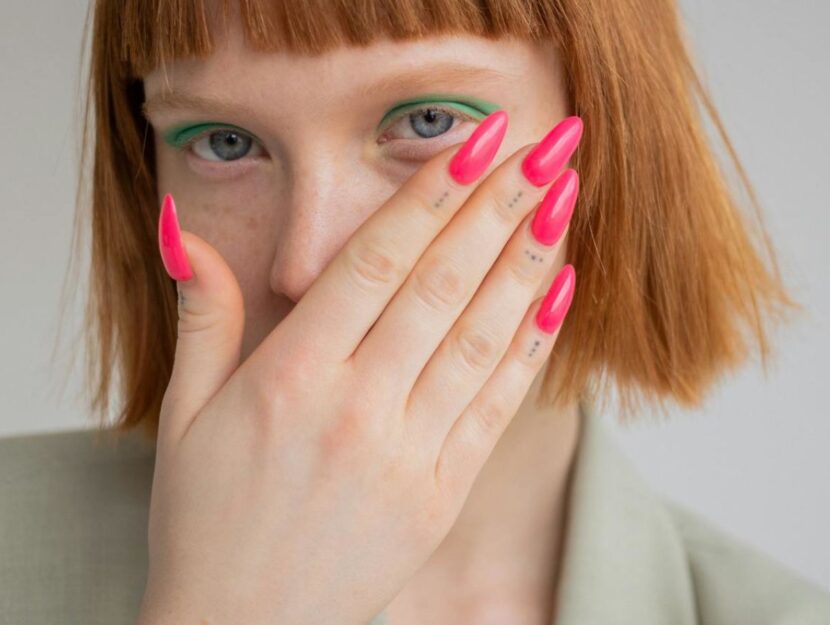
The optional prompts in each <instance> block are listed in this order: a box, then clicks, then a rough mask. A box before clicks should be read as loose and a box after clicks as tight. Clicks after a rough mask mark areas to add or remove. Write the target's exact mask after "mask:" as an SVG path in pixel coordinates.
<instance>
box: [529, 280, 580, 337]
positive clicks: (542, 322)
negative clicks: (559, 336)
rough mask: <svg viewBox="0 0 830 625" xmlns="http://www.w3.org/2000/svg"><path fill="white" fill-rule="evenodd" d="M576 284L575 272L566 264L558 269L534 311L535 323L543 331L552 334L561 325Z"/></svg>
mask: <svg viewBox="0 0 830 625" xmlns="http://www.w3.org/2000/svg"><path fill="white" fill-rule="evenodd" d="M575 286H576V272H575V271H574V268H573V265H571V264H568V265H565V266H564V267H562V269H560V270H559V273H558V274H556V277H555V278H554V279H553V282H552V283H551V285H550V288H549V289H548V292H547V295H545V299H543V300H542V305H541V306H540V307H539V312H538V313H536V325H537V326H539V328H540V329H541V330H542V331H543V332H547V333H548V334H553V333H554V332H556V330H557V329H558V328H559V326H560V325H562V320H563V319H564V318H565V314H566V313H567V312H568V308H570V306H571V300H572V299H573V296H574V287H575Z"/></svg>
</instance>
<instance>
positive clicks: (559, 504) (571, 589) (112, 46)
mask: <svg viewBox="0 0 830 625" xmlns="http://www.w3.org/2000/svg"><path fill="white" fill-rule="evenodd" d="M223 9H224V10H223ZM644 15H647V16H648V19H644V18H643V16H644ZM90 96H91V98H90V102H91V103H93V104H94V107H95V108H94V113H93V116H92V118H91V119H92V120H93V123H94V129H95V131H96V134H95V139H94V152H93V158H94V168H93V180H92V186H91V190H92V208H93V213H92V217H93V220H92V228H93V230H92V232H93V249H92V251H93V255H92V269H93V274H92V278H93V282H92V288H93V291H92V297H91V304H92V305H91V307H90V312H91V315H92V316H91V318H90V324H89V328H90V335H89V336H90V341H91V347H93V349H92V350H90V353H92V352H93V351H94V352H96V356H95V357H94V360H93V361H92V362H93V365H94V366H96V367H97V370H96V371H95V374H96V380H95V383H96V385H97V386H96V389H97V394H96V397H95V402H94V404H93V407H94V408H96V409H97V410H99V412H100V414H101V415H102V416H103V415H104V414H105V409H106V408H107V407H108V406H109V404H110V390H111V389H112V388H113V385H114V378H113V377H112V375H111V371H113V370H116V371H118V375H119V383H120V386H119V388H120V390H121V392H122V395H123V398H122V401H123V403H122V404H121V405H120V406H119V417H118V420H117V422H116V427H115V428H113V429H112V431H113V432H114V433H119V434H120V435H121V436H120V437H119V439H118V440H117V441H116V442H117V445H114V446H101V445H95V446H93V444H92V441H91V440H89V438H88V437H87V436H86V435H85V434H84V433H76V434H71V435H58V436H50V437H27V438H25V439H22V440H18V441H15V442H14V444H11V442H9V443H6V444H5V446H4V451H5V452H7V456H6V457H8V458H11V460H10V461H9V466H16V467H21V466H22V467H26V466H34V467H38V468H39V470H40V471H41V473H40V474H35V476H34V477H31V478H29V479H23V477H22V476H24V475H29V473H28V472H26V471H20V477H21V479H18V480H14V484H15V486H14V489H12V488H11V487H9V493H7V495H8V497H9V498H11V501H12V502H13V503H15V505H16V506H17V508H16V509H17V510H20V512H18V513H17V514H20V515H24V518H26V519H37V524H36V525H34V526H32V525H31V524H30V525H29V526H28V527H25V526H24V525H23V524H22V523H20V522H17V523H14V522H12V523H10V524H9V525H10V526H11V527H12V528H13V531H12V532H9V533H6V534H5V538H4V539H3V543H2V547H3V551H2V552H3V554H4V562H5V563H6V564H4V565H3V566H4V573H6V572H9V573H11V572H15V574H16V575H17V577H16V579H17V580H21V581H11V582H9V583H8V584H4V591H3V594H4V597H3V607H4V608H7V610H6V611H5V614H7V615H10V616H8V618H9V621H8V622H14V623H25V622H33V623H34V622H37V623H45V622H63V623H66V622H84V623H91V622H101V623H104V622H106V623H110V624H112V623H139V624H141V625H166V624H168V623H211V624H224V623H249V624H258V623H263V624H264V623H291V624H292V625H302V624H306V623H308V624H311V623H315V624H316V623H344V624H345V623H349V624H354V625H363V624H364V623H367V622H369V621H371V622H372V624H373V625H376V624H378V623H385V624H387V625H410V624H414V623H435V624H438V625H440V624H442V623H457V622H469V623H489V622H493V623H509V622H516V623H529V624H533V623H540V624H542V623H551V622H553V623H556V624H557V625H562V624H565V625H571V624H575V623H631V624H633V623H654V624H657V623H739V622H746V623H779V622H780V623H783V622H799V623H801V622H804V623H807V622H815V623H819V622H824V621H826V620H827V619H828V616H830V607H828V605H829V604H830V600H828V597H827V594H826V593H824V592H823V591H821V590H820V589H818V588H816V587H815V586H813V585H812V584H810V583H809V582H807V581H806V580H802V579H800V578H798V577H797V576H795V574H793V573H791V572H790V571H788V570H786V569H784V568H783V567H782V566H781V565H779V564H778V563H775V562H773V561H771V560H768V559H766V558H765V557H764V556H763V555H762V554H760V553H759V552H756V551H754V550H752V549H751V548H749V547H748V546H746V545H744V544H743V543H741V542H739V541H738V540H737V539H735V538H733V537H730V536H728V535H726V534H725V533H723V532H721V531H720V530H719V529H717V528H716V527H714V526H713V525H711V524H710V523H709V522H708V521H706V520H704V519H703V518H701V517H698V516H697V515H695V514H694V513H692V512H690V511H688V510H685V509H683V508H681V507H680V506H677V505H676V504H672V503H670V502H668V501H661V500H660V499H659V498H657V497H656V496H655V495H653V494H651V493H650V491H649V490H648V489H647V488H646V487H645V485H644V484H643V483H641V482H640V481H639V478H638V477H637V476H636V473H635V472H634V471H633V470H632V469H631V468H630V466H629V465H628V464H626V461H625V460H624V459H623V458H622V456H621V455H619V454H618V452H617V451H616V450H615V449H614V447H613V446H612V445H611V443H610V441H609V440H608V439H607V438H606V435H605V434H604V432H603V430H602V427H601V425H600V424H599V423H598V417H597V412H596V411H597V405H598V403H599V402H600V401H601V400H603V399H605V398H606V397H607V395H608V390H609V388H610V383H611V382H613V383H614V388H615V389H616V390H617V391H618V392H619V395H620V398H621V400H622V402H621V406H622V409H623V414H626V415H628V416H633V415H635V414H637V413H639V412H640V411H641V410H642V408H643V406H644V405H645V404H663V403H665V402H667V401H677V402H680V403H681V404H682V405H685V406H690V407H691V406H695V405H697V404H699V402H700V401H701V399H702V398H703V396H704V394H705V391H706V389H707V388H709V387H710V386H711V384H712V383H713V382H714V381H715V380H716V379H717V378H718V377H719V376H720V375H721V374H722V373H723V372H725V371H726V370H727V369H729V368H732V367H734V366H736V365H737V364H739V363H740V362H742V361H743V360H744V359H745V357H746V355H747V353H748V351H749V348H750V347H752V346H753V344H754V345H756V346H758V347H759V349H760V352H761V355H762V357H765V356H766V354H767V351H768V345H767V338H766V336H767V335H766V329H765V322H766V321H767V319H768V318H772V317H775V316H778V315H779V313H781V312H782V311H785V310H786V309H787V308H789V307H794V306H795V304H794V303H793V302H792V301H791V300H790V299H789V297H788V295H787V294H786V291H785V290H784V288H783V286H782V285H781V283H780V280H779V278H778V276H777V271H776V269H775V265H774V262H771V263H770V266H769V267H768V266H765V264H764V263H763V262H762V260H761V258H760V255H759V252H758V251H757V250H756V249H755V247H754V246H753V244H752V241H751V232H750V227H749V224H747V223H745V221H744V219H743V218H742V216H741V214H740V211H739V208H738V207H737V206H736V204H735V203H734V202H733V200H732V198H731V196H730V194H729V192H728V190H727V189H726V187H725V185H724V182H723V180H722V178H721V177H720V174H719V169H718V167H717V165H716V162H715V160H714V157H713V155H712V152H711V151H710V148H709V147H708V145H707V144H706V142H705V141H704V134H703V131H702V120H701V119H700V118H699V116H698V114H697V110H696V108H695V106H694V102H695V100H694V97H695V96H698V97H700V98H701V99H702V102H703V103H704V105H705V106H706V109H707V111H708V113H709V114H710V116H711V118H712V119H713V120H714V121H715V122H716V125H717V127H718V129H719V130H721V133H722V138H723V139H724V141H725V142H726V145H727V146H728V145H729V143H728V140H727V139H726V136H725V135H724V134H723V132H722V128H721V126H720V124H719V123H717V122H718V117H717V114H716V113H715V111H714V110H713V109H712V107H711V105H710V103H709V100H708V99H707V97H706V94H705V92H704V91H703V90H702V89H701V87H700V85H699V83H698V82H697V78H696V74H695V72H694V70H693V67H692V64H691V62H690V60H689V58H688V56H687V53H686V51H685V48H684V45H683V43H682V38H681V36H680V29H679V27H678V25H677V23H676V16H675V7H674V6H673V4H672V3H670V2H664V1H661V0H649V1H644V2H639V3H634V2H632V3H625V2H617V1H615V2H611V1H607V2H604V1H600V2H590V3H585V2H578V1H576V0H559V1H557V2H519V1H510V0H501V1H492V2H479V3H469V2H463V1H454V0H441V2H434V3H418V2H405V1H404V2H400V1H399V2H394V3H392V2H383V1H382V0H377V1H374V2H368V1H367V2H362V3H352V2H343V3H334V2H308V1H306V2H302V3H299V2H297V3H289V2H256V1H253V0H251V1H249V2H245V3H208V4H207V5H206V6H203V3H201V2H190V3H187V2H169V1H168V2H159V3H154V2H140V3H138V2H136V3H123V2H113V1H112V0H99V1H98V2H96V3H95V19H94V32H93V47H92V73H91V82H90ZM569 164H570V165H569ZM735 164H736V165H738V162H737V160H736V161H735ZM82 166H83V165H82ZM738 167H739V165H738ZM744 181H745V180H744ZM745 182H746V181H745ZM747 184H748V183H747ZM577 195H578V196H579V201H578V202H577ZM159 207H160V208H159ZM760 232H761V233H763V231H762V230H761V231H760ZM766 251H767V252H768V253H770V254H771V250H770V249H768V248H767V249H766ZM770 257H771V258H773V257H772V256H770ZM177 297H178V301H177V299H176V298H177ZM746 329H749V332H748V333H745V332H743V330H746ZM390 365H392V366H390ZM102 425H103V423H102ZM109 429H110V428H102V431H103V430H109ZM139 433H140V436H138V434H139ZM12 461H14V464H12ZM49 467H52V470H51V471H50V470H49ZM79 467H80V468H79ZM43 519H47V520H46V521H44V520H43ZM48 519H56V520H55V521H50V520H48ZM147 541H148V542H147ZM44 545H45V547H44ZM148 546H149V549H147V547H148ZM32 554H34V556H33V555H32ZM4 581H5V580H4Z"/></svg>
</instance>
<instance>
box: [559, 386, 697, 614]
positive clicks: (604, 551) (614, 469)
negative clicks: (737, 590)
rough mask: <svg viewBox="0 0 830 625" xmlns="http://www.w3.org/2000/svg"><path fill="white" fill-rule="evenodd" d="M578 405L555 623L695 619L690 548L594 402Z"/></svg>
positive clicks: (583, 402)
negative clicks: (580, 414) (578, 438)
mask: <svg viewBox="0 0 830 625" xmlns="http://www.w3.org/2000/svg"><path fill="white" fill-rule="evenodd" d="M580 410H581V412H582V419H581V421H580V434H579V436H580V441H579V444H578V445H577V450H576V452H575V458H574V464H573V466H572V471H573V473H572V475H571V483H570V486H569V488H570V492H569V495H568V506H569V510H568V512H567V513H566V514H567V521H566V528H565V535H564V545H563V551H562V560H561V562H560V573H559V582H558V589H557V601H556V605H557V608H556V614H555V615H554V619H553V621H552V623H553V625H586V624H587V623H602V624H603V625H651V624H654V625H657V624H661V625H662V624H665V623H672V625H686V624H688V625H692V624H694V623H696V622H697V615H696V607H695V599H694V588H693V583H692V578H691V573H690V570H689V565H688V562H687V560H686V555H685V548H684V545H683V542H682V538H681V536H680V535H679V533H678V531H677V530H676V528H675V526H674V525H673V523H672V520H671V518H670V516H669V512H668V510H667V509H666V507H664V504H663V503H662V501H661V500H660V498H659V496H658V495H657V494H656V492H654V491H652V490H651V487H650V485H648V484H647V483H646V482H645V481H644V479H643V478H642V477H641V475H640V474H639V473H638V471H637V470H636V468H635V467H634V465H633V464H632V462H631V461H630V460H629V459H628V458H627V457H626V456H624V455H623V453H622V451H621V450H620V449H619V448H618V447H617V446H616V444H615V442H614V441H613V440H612V438H611V436H612V435H611V433H610V432H608V431H607V429H606V426H605V425H604V424H603V423H602V422H601V420H600V415H599V413H598V412H597V411H596V409H595V406H594V404H593V402H592V401H591V400H583V401H582V402H581V403H580Z"/></svg>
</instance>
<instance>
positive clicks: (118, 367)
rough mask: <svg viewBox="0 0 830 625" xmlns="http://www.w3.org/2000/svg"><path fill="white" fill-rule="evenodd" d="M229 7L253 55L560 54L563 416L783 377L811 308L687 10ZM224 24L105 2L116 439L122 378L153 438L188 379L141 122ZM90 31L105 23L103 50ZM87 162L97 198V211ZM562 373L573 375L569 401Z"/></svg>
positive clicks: (635, 6)
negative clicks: (571, 182) (566, 276)
mask: <svg viewBox="0 0 830 625" xmlns="http://www.w3.org/2000/svg"><path fill="white" fill-rule="evenodd" d="M232 5H233V6H232ZM221 6H222V13H221V17H223V18H224V19H226V20H227V18H228V15H229V11H230V10H236V11H238V13H237V14H238V15H239V16H240V17H241V23H242V25H243V27H244V35H245V37H246V39H247V41H248V43H249V44H250V45H252V46H253V47H254V48H255V49H257V50H262V51H278V50H290V51H296V52H301V53H306V54H318V53H322V52H325V51H326V50H329V49H331V48H333V47H336V46H343V45H364V44H368V43H370V42H372V41H373V40H375V39H378V38H381V37H389V38H391V39H394V40H403V39H412V38H418V37H425V36H432V35H439V34H451V33H453V32H455V33H467V34H473V35H478V36H482V37H487V38H499V37H506V36H512V37H521V38H526V39H529V40H549V41H553V42H554V43H555V44H556V47H557V49H558V51H559V54H560V55H561V61H562V63H563V67H564V68H565V71H566V79H567V89H568V94H567V95H568V98H569V104H570V106H571V109H572V111H573V114H575V115H579V116H580V117H581V118H582V119H583V120H584V122H585V127H584V128H585V129H584V134H583V138H582V141H581V143H580V146H579V148H578V150H577V152H576V153H575V155H574V157H573V159H574V161H573V163H574V167H575V168H576V169H577V170H578V171H579V173H580V196H579V200H578V202H579V204H578V207H577V210H575V211H574V215H573V218H572V223H571V227H570V231H569V233H570V234H569V238H568V249H567V250H566V252H567V257H568V259H569V262H571V263H572V264H573V265H574V266H575V268H576V272H577V275H578V282H577V289H576V293H575V295H574V300H573V304H572V310H571V312H570V314H569V315H568V317H567V319H566V320H565V323H564V326H563V328H562V330H561V333H560V336H559V340H558V342H557V343H556V346H555V349H554V352H553V354H552V355H551V357H550V362H549V363H548V365H549V366H548V367H547V369H546V371H545V372H544V380H543V387H542V391H543V392H542V393H541V395H540V396H541V397H543V398H544V400H545V401H546V402H549V403H550V405H554V404H557V403H558V402H560V401H561V402H563V403H565V402H568V401H573V400H577V399H580V398H581V397H582V396H583V394H590V395H592V396H595V397H598V398H600V399H603V400H605V399H607V395H608V394H609V393H607V391H609V390H616V391H617V393H618V395H619V403H620V408H621V415H622V417H623V420H624V419H625V418H626V417H630V416H631V415H632V414H633V413H635V412H636V411H638V410H640V408H641V407H642V406H644V405H649V406H651V407H655V406H659V407H661V408H663V409H664V410H665V403H666V401H667V400H668V401H674V402H677V403H679V404H680V405H682V406H684V407H687V408H691V407H697V406H699V405H700V403H701V402H702V400H703V398H704V395H705V394H706V392H707V390H708V389H709V388H710V387H711V386H712V384H713V383H714V382H715V381H716V379H717V378H718V376H719V375H720V374H722V373H723V372H724V371H726V370H727V369H730V368H733V367H735V366H737V365H738V364H740V363H742V362H743V361H744V360H745V359H746V357H747V355H748V351H749V348H750V347H751V346H753V345H754V346H757V347H758V350H759V352H760V356H761V361H762V365H763V367H764V372H765V373H766V372H767V359H768V355H769V352H770V343H769V340H768V334H767V333H768V330H767V328H766V324H767V321H768V320H769V319H770V318H772V317H775V318H776V319H781V318H783V317H784V316H785V315H786V314H787V313H789V312H790V311H792V310H800V309H801V306H800V305H799V304H798V303H796V302H795V301H793V300H792V299H790V297H789V295H788V293H787V292H786V290H785V288H784V286H783V284H782V282H781V278H780V273H779V269H778V265H777V261H776V259H775V255H774V250H773V248H772V245H771V243H770V241H769V238H768V236H767V233H766V231H765V228H764V225H763V221H762V215H761V209H760V207H759V204H758V200H757V198H756V194H755V191H754V190H753V188H752V185H751V183H750V181H749V179H748V177H747V175H746V173H745V171H744V169H743V167H742V165H741V163H740V161H739V160H738V157H737V155H736V153H735V150H734V148H733V146H732V144H731V142H730V140H729V138H728V136H727V134H726V131H725V130H724V127H723V124H722V122H721V120H720V118H719V115H718V113H717V112H716V110H715V107H714V105H713V102H712V99H711V97H710V96H709V95H708V93H707V89H706V88H705V87H704V85H703V84H702V82H701V79H700V76H699V72H698V71H697V70H696V68H695V67H694V65H693V62H692V59H691V55H690V53H689V47H688V45H687V43H686V41H685V34H684V32H683V29H682V27H681V25H680V23H679V21H678V15H677V9H676V6H675V0H361V2H354V1H352V0H282V1H275V0H239V1H238V2H233V3H232V2H230V1H229V0H223V1H222V3H221ZM218 9H219V3H218V2H210V1H209V0H208V1H207V2H206V1H205V0H96V1H95V2H94V3H92V4H91V6H90V11H92V12H93V20H92V25H93V34H92V42H91V47H90V55H91V58H90V63H89V66H88V68H89V75H88V77H87V82H86V85H85V86H86V103H85V108H84V110H83V131H82V144H81V159H80V168H79V180H80V181H81V184H80V185H79V190H78V195H77V196H76V198H75V200H76V204H77V209H78V210H76V215H75V224H74V227H75V234H74V236H73V240H74V241H75V242H76V243H77V241H78V236H77V235H78V232H79V221H80V220H79V217H80V216H81V215H82V213H84V212H85V211H88V218H89V219H90V222H91V228H90V232H91V234H92V246H91V264H90V269H89V272H90V273H89V276H90V283H89V291H88V297H87V300H86V308H85V315H86V316H85V323H84V328H83V332H84V334H85V338H86V344H85V346H86V366H87V369H86V373H87V392H88V393H89V394H90V397H89V405H90V406H91V407H92V410H93V412H96V413H97V414H98V415H99V417H100V423H101V424H102V425H103V424H104V423H105V422H106V418H107V412H108V411H109V409H110V402H111V396H112V388H113V386H115V381H116V377H117V378H118V389H117V390H119V391H120V393H121V402H120V404H119V406H118V413H117V417H116V419H115V422H114V428H113V429H114V430H115V431H116V432H126V431H128V430H131V429H133V428H135V427H137V426H139V425H140V426H141V428H142V429H143V430H144V432H145V433H146V434H147V435H148V437H149V438H151V439H152V440H155V436H156V434H157V431H158V429H157V428H158V416H159V410H160V406H161V400H162V397H163V395H164V392H165V389H166V387H167V383H168V381H169V378H170V373H171V371H172V364H173V357H174V353H175V341H176V323H177V321H176V319H177V303H176V288H175V283H174V282H173V281H172V280H171V279H170V278H169V276H168V275H167V273H166V272H165V270H164V267H163V264H162V262H161V257H160V254H159V252H158V244H157V238H156V237H157V230H156V228H157V226H156V224H157V220H158V214H159V213H158V211H159V202H158V194H157V189H156V171H155V154H154V144H153V141H148V140H147V137H148V134H149V133H150V132H151V130H150V128H149V123H148V122H147V120H146V119H145V118H144V117H143V115H142V113H141V104H142V103H143V101H144V88H143V81H142V76H144V75H146V74H147V73H149V72H150V71H151V70H153V69H155V68H156V67H159V66H163V65H164V64H165V63H166V62H168V61H171V60H175V59H176V58H179V57H194V56H195V57H204V56H206V55H208V54H210V53H211V51H212V49H213V41H214V39H213V36H214V35H213V31H212V25H215V24H216V23H217V19H218V17H220V14H219V10H218ZM89 26H90V19H89V14H88V15H87V23H86V26H85V30H84V50H85V49H86V47H87V42H88V30H89ZM82 56H83V52H82ZM698 107H701V108H698ZM703 113H705V114H708V119H710V120H711V121H712V122H713V124H714V127H715V128H716V130H717V136H719V137H720V139H721V140H722V141H723V145H724V146H725V148H726V152H727V154H728V156H729V161H731V163H732V165H734V167H735V170H736V171H737V173H738V175H739V181H740V182H741V183H742V187H743V190H745V191H746V193H747V197H748V199H749V203H750V205H751V207H752V209H753V210H752V215H753V216H754V221H751V220H748V219H746V218H745V217H744V216H743V215H742V214H741V211H740V210H739V208H738V202H737V201H736V199H735V198H734V196H733V195H732V194H731V192H730V190H729V189H728V188H727V184H726V181H725V178H726V176H725V174H724V173H723V170H722V169H721V167H720V164H719V162H718V160H717V159H716V157H715V154H714V150H713V146H711V145H710V144H709V143H708V141H707V139H706V137H705V134H704V129H703V127H702V126H703V122H704V121H705V119H706V117H705V115H703ZM92 131H94V136H92ZM88 151H89V152H90V154H89V155H88V154H87V152H88ZM88 158H92V159H93V167H92V180H91V188H90V192H91V196H90V197H89V198H86V199H85V200H83V201H82V200H81V196H82V191H83V183H82V181H83V179H84V171H85V162H86V161H87V159H88ZM762 255H765V256H766V260H764V259H763V258H762ZM73 256H74V257H76V256H77V253H76V254H74V255H73ZM554 369H557V370H559V373H560V374H561V376H562V378H561V381H562V384H561V386H560V388H558V389H555V390H554V389H552V388H551V386H552V380H553V373H554ZM611 382H614V389H610V388H609V385H610V383H611Z"/></svg>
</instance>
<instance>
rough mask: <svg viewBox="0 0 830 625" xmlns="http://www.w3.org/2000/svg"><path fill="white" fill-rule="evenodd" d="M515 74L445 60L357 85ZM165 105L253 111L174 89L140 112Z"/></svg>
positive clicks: (382, 89) (489, 80) (361, 92)
mask: <svg viewBox="0 0 830 625" xmlns="http://www.w3.org/2000/svg"><path fill="white" fill-rule="evenodd" d="M514 78H516V76H515V75H513V74H508V73H506V72H503V71H500V70H496V69H493V68H491V67H483V66H476V65H468V64H466V63H457V62H446V63H439V64H433V65H430V66H427V67H421V68H417V69H414V70H408V71H404V72H398V73H395V74H392V75H390V76H384V77H383V78H381V79H380V80H377V81H375V82H373V83H371V84H368V85H364V86H361V87H359V88H358V91H357V93H358V96H359V97H366V96H369V95H371V94H378V93H386V92H394V91H395V90H396V89H399V88H401V87H411V88H416V89H423V88H434V87H435V83H436V82H445V83H448V84H451V85H460V84H473V83H475V84H482V83H484V84H499V83H501V82H503V81H505V80H510V79H514ZM165 109H166V110H199V111H211V112H216V113H219V114H230V113H244V114H246V115H248V116H250V117H254V116H255V114H256V112H255V111H254V110H253V109H252V108H251V107H249V106H248V105H247V104H242V103H235V102H231V101H226V100H221V99H215V98H211V97H207V96H202V95H197V94H190V93H183V92H178V91H175V90H170V91H163V92H161V93H158V94H155V95H153V96H151V97H150V98H148V99H147V101H145V102H144V103H143V104H142V105H141V112H142V114H143V115H144V117H145V118H149V117H150V116H151V115H153V114H154V113H156V112H158V111H161V110H165Z"/></svg>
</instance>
